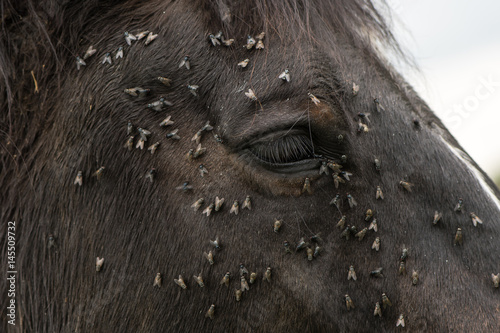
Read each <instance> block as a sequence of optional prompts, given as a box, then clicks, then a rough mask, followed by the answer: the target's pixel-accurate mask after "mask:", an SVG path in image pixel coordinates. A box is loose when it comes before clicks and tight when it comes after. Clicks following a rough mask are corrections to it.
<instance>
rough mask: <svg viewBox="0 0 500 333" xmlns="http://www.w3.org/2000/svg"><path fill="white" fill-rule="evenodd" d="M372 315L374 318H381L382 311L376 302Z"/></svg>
mask: <svg viewBox="0 0 500 333" xmlns="http://www.w3.org/2000/svg"><path fill="white" fill-rule="evenodd" d="M373 315H374V316H379V317H382V309H381V308H380V303H379V302H377V303H376V304H375V310H374V311H373Z"/></svg>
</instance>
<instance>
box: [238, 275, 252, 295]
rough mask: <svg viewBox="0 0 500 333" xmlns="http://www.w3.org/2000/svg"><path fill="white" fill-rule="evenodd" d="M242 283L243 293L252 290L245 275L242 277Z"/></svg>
mask: <svg viewBox="0 0 500 333" xmlns="http://www.w3.org/2000/svg"><path fill="white" fill-rule="evenodd" d="M240 281H241V291H245V290H250V287H249V286H248V282H247V279H245V275H242V276H241V277H240Z"/></svg>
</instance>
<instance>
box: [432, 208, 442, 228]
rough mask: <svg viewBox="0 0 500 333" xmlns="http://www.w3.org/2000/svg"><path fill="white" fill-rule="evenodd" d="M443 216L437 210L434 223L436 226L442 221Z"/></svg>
mask: <svg viewBox="0 0 500 333" xmlns="http://www.w3.org/2000/svg"><path fill="white" fill-rule="evenodd" d="M442 216H443V214H441V213H439V212H438V211H437V210H436V211H435V212H434V220H433V221H432V224H434V225H436V224H437V223H438V222H439V221H440V220H441V217H442Z"/></svg>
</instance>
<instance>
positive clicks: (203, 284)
mask: <svg viewBox="0 0 500 333" xmlns="http://www.w3.org/2000/svg"><path fill="white" fill-rule="evenodd" d="M193 278H194V280H195V281H196V283H198V285H199V286H200V288H203V287H205V283H203V277H202V276H201V273H200V274H199V275H198V276H196V275H193Z"/></svg>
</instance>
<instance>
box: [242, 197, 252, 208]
mask: <svg viewBox="0 0 500 333" xmlns="http://www.w3.org/2000/svg"><path fill="white" fill-rule="evenodd" d="M245 208H246V209H249V210H251V209H252V201H251V199H250V196H249V195H247V197H246V198H245V201H243V205H242V206H241V209H245Z"/></svg>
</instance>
